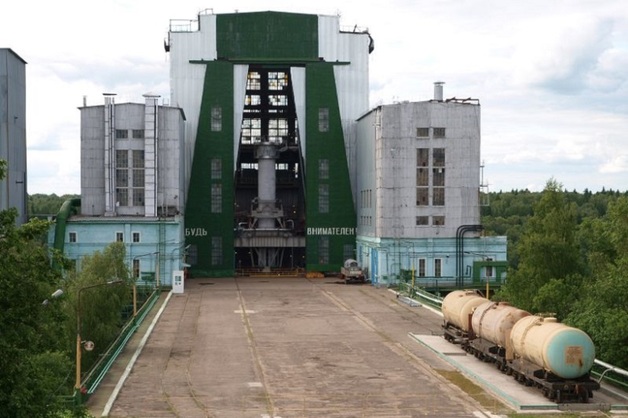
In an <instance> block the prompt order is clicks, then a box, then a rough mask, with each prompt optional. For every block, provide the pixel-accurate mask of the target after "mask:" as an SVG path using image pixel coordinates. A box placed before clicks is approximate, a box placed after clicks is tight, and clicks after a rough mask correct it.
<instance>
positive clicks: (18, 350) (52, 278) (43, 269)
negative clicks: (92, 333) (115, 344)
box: [0, 209, 71, 417]
mask: <svg viewBox="0 0 628 418" xmlns="http://www.w3.org/2000/svg"><path fill="white" fill-rule="evenodd" d="M16 217H17V211H15V210H14V209H9V210H6V211H1V212H0V254H2V269H0V288H1V289H2V292H0V370H1V371H2V372H1V373H0V388H2V390H0V416H3V417H5V416H6V417H48V416H54V415H55V414H56V413H57V412H59V411H61V410H62V409H63V408H62V407H61V405H59V403H58V400H57V397H56V393H57V390H58V389H59V388H60V387H62V386H63V384H64V382H65V381H66V376H67V373H68V371H69V370H71V369H70V368H69V360H68V356H67V353H66V352H64V351H63V349H62V347H63V344H64V343H63V341H62V337H63V333H62V332H60V331H61V329H60V328H61V327H60V326H59V323H63V322H64V321H65V315H64V313H63V310H62V307H61V305H60V304H58V303H56V302H57V301H55V302H54V303H50V304H48V305H47V306H44V305H42V302H43V301H44V300H45V299H47V298H49V297H50V294H51V293H52V292H54V290H55V289H57V288H58V287H59V286H60V284H61V278H60V277H59V276H58V275H56V274H55V272H53V271H52V270H51V269H50V260H49V258H48V252H47V249H46V247H45V246H44V245H43V244H42V242H41V240H40V239H39V238H40V237H41V236H42V234H44V233H45V232H46V231H47V230H48V227H49V224H48V222H44V221H39V220H34V221H31V222H28V223H26V224H24V225H22V226H20V227H16V226H15V219H16Z"/></svg>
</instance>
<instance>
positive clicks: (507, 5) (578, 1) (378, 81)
mask: <svg viewBox="0 0 628 418" xmlns="http://www.w3.org/2000/svg"><path fill="white" fill-rule="evenodd" d="M227 3H230V4H231V5H226V4H227ZM220 4H221V5H217V4H216V3H213V4H212V3H211V2H210V3H206V4H203V3H201V2H200V1H199V0H194V1H189V0H177V1H171V2H162V1H154V0H150V1H149V0H102V1H99V2H94V1H86V0H57V1H44V0H21V1H19V2H18V1H4V2H2V3H1V4H0V47H5V48H11V49H13V50H14V51H15V52H16V53H17V54H18V55H20V56H21V57H22V58H23V59H24V60H25V61H26V62H27V63H28V64H27V66H26V90H27V141H28V192H29V193H30V194H34V193H56V194H59V195H60V194H66V193H76V194H78V193H80V145H79V137H80V114H79V110H78V109H77V108H78V107H79V106H81V105H82V103H83V98H84V97H86V100H87V104H88V105H98V104H102V103H103V98H102V93H104V92H111V93H117V94H118V96H117V98H116V102H118V103H121V102H126V101H133V102H143V98H142V95H143V94H145V93H148V92H150V93H156V94H160V95H161V96H162V97H164V98H169V97H170V93H169V75H168V71H169V64H168V55H167V54H166V53H165V51H164V48H163V43H164V39H165V38H166V36H167V32H168V27H169V24H170V20H173V19H176V20H180V19H183V20H195V19H196V17H197V14H198V12H199V11H201V10H204V9H207V8H213V11H214V13H217V14H220V13H232V12H235V11H236V10H237V11H239V12H253V11H266V10H272V11H287V12H299V13H312V14H325V15H340V24H341V26H343V27H347V28H348V27H351V28H353V27H354V26H355V25H357V26H359V27H361V28H367V29H368V30H369V32H370V33H371V35H372V37H373V39H374V40H375V51H374V52H373V53H372V54H371V55H370V82H371V97H370V100H371V107H373V106H376V105H380V104H389V103H392V102H394V101H404V100H409V101H423V100H429V99H431V98H432V97H433V90H434V89H433V82H434V81H444V82H445V83H446V84H445V87H444V96H445V98H450V97H454V96H455V97H458V98H467V97H471V98H475V99H479V100H480V103H481V106H482V160H483V161H484V164H485V169H484V182H485V183H487V184H488V185H489V188H490V191H499V190H504V191H510V190H511V189H526V188H527V189H529V190H532V191H539V190H542V189H543V187H544V185H545V183H546V182H547V181H548V180H549V179H550V178H554V179H555V180H557V181H558V182H560V183H562V184H563V186H564V187H565V188H566V189H568V190H573V189H576V190H578V191H583V190H584V189H585V188H588V189H589V190H592V191H598V190H601V189H602V188H603V187H605V188H606V189H614V190H621V191H625V190H628V4H627V3H626V1H625V0H525V1H521V0H431V1H424V0H385V1H383V0H382V1H379V0H359V1H357V0H355V1H354V0H351V1H345V2H338V1H329V0H318V1H316V2H307V3H306V2H300V1H294V0H290V1H284V0H266V1H263V2H262V1H259V0H257V1H253V0H247V1H233V2H226V1H223V2H220ZM314 4H315V5H314Z"/></svg>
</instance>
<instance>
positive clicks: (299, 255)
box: [165, 12, 373, 276]
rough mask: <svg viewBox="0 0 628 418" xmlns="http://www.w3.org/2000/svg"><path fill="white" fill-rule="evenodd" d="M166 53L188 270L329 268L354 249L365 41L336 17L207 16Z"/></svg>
mask: <svg viewBox="0 0 628 418" xmlns="http://www.w3.org/2000/svg"><path fill="white" fill-rule="evenodd" d="M165 47H166V51H168V52H169V56H170V63H171V68H170V77H171V90H172V103H173V104H175V105H177V106H179V107H181V108H183V109H184V110H185V113H186V115H187V130H186V146H187V147H188V150H189V151H193V152H192V153H191V154H189V161H190V162H191V165H190V166H189V167H190V173H189V186H188V195H187V203H186V208H185V224H186V242H187V243H188V244H189V245H190V251H189V254H190V257H189V263H190V264H191V273H192V274H197V275H210V276H213V275H232V274H234V272H235V270H236V269H238V270H239V271H247V272H254V271H262V272H269V271H276V272H278V271H282V270H294V269H296V268H303V269H306V270H308V271H333V270H336V271H337V270H338V269H339V268H340V265H341V264H342V262H343V260H344V259H345V258H347V257H350V256H353V254H354V248H355V228H356V213H355V206H354V202H355V198H356V196H357V189H356V186H357V183H356V177H357V171H356V170H357V165H356V164H357V163H356V141H357V137H356V120H357V119H358V117H359V116H360V115H362V114H364V113H365V112H366V111H367V110H368V94H369V85H368V55H369V53H370V52H371V51H372V50H373V40H372V38H371V37H370V35H369V34H368V32H367V31H365V30H360V29H357V28H354V29H352V30H351V31H343V30H341V28H340V26H339V18H338V17H337V16H316V15H305V14H295V13H278V12H256V13H234V14H220V15H215V14H213V13H211V12H210V13H201V14H199V16H198V20H197V21H184V22H177V21H173V22H171V26H170V31H169V33H168V40H167V41H166V45H165Z"/></svg>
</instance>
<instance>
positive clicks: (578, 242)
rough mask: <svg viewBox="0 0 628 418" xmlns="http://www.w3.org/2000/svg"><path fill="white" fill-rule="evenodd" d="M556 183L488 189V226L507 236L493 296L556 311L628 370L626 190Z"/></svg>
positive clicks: (611, 360) (485, 216) (526, 306)
mask: <svg viewBox="0 0 628 418" xmlns="http://www.w3.org/2000/svg"><path fill="white" fill-rule="evenodd" d="M561 189H562V188H561V186H560V184H559V183H557V182H556V181H554V180H550V181H549V182H548V184H547V187H546V188H545V190H544V191H543V192H542V193H537V194H534V193H529V192H527V191H524V192H516V191H513V192H509V193H499V194H497V195H495V196H493V195H491V197H490V201H491V207H490V208H485V209H484V212H483V219H482V224H483V225H484V227H485V232H486V233H488V234H499V235H507V236H508V240H509V262H510V269H509V274H508V279H507V283H506V285H505V286H504V287H503V288H502V290H501V292H499V293H498V294H497V295H496V298H497V299H501V300H509V301H510V302H511V303H513V304H514V305H516V306H518V307H521V308H523V309H526V310H529V311H531V312H543V313H553V314H555V315H556V316H557V317H558V318H559V319H561V320H564V322H566V323H568V324H570V325H572V326H575V327H578V328H580V329H582V330H583V331H585V332H587V333H588V334H589V335H590V336H591V338H592V339H593V341H594V343H595V345H596V350H597V358H599V359H601V360H603V361H606V362H608V363H611V364H614V365H616V366H618V367H622V368H628V273H627V272H628V193H619V192H617V191H612V190H609V191H606V190H603V191H602V192H599V193H591V192H590V191H588V190H585V191H584V193H576V192H567V191H564V190H561ZM534 195H536V197H533V196H534ZM493 204H495V207H493ZM528 209H530V211H528Z"/></svg>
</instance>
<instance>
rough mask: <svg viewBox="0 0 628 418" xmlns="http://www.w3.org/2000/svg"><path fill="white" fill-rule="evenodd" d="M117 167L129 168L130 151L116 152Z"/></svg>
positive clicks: (121, 150)
mask: <svg viewBox="0 0 628 418" xmlns="http://www.w3.org/2000/svg"><path fill="white" fill-rule="evenodd" d="M116 167H117V168H129V158H128V151H127V150H125V149H119V150H116Z"/></svg>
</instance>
